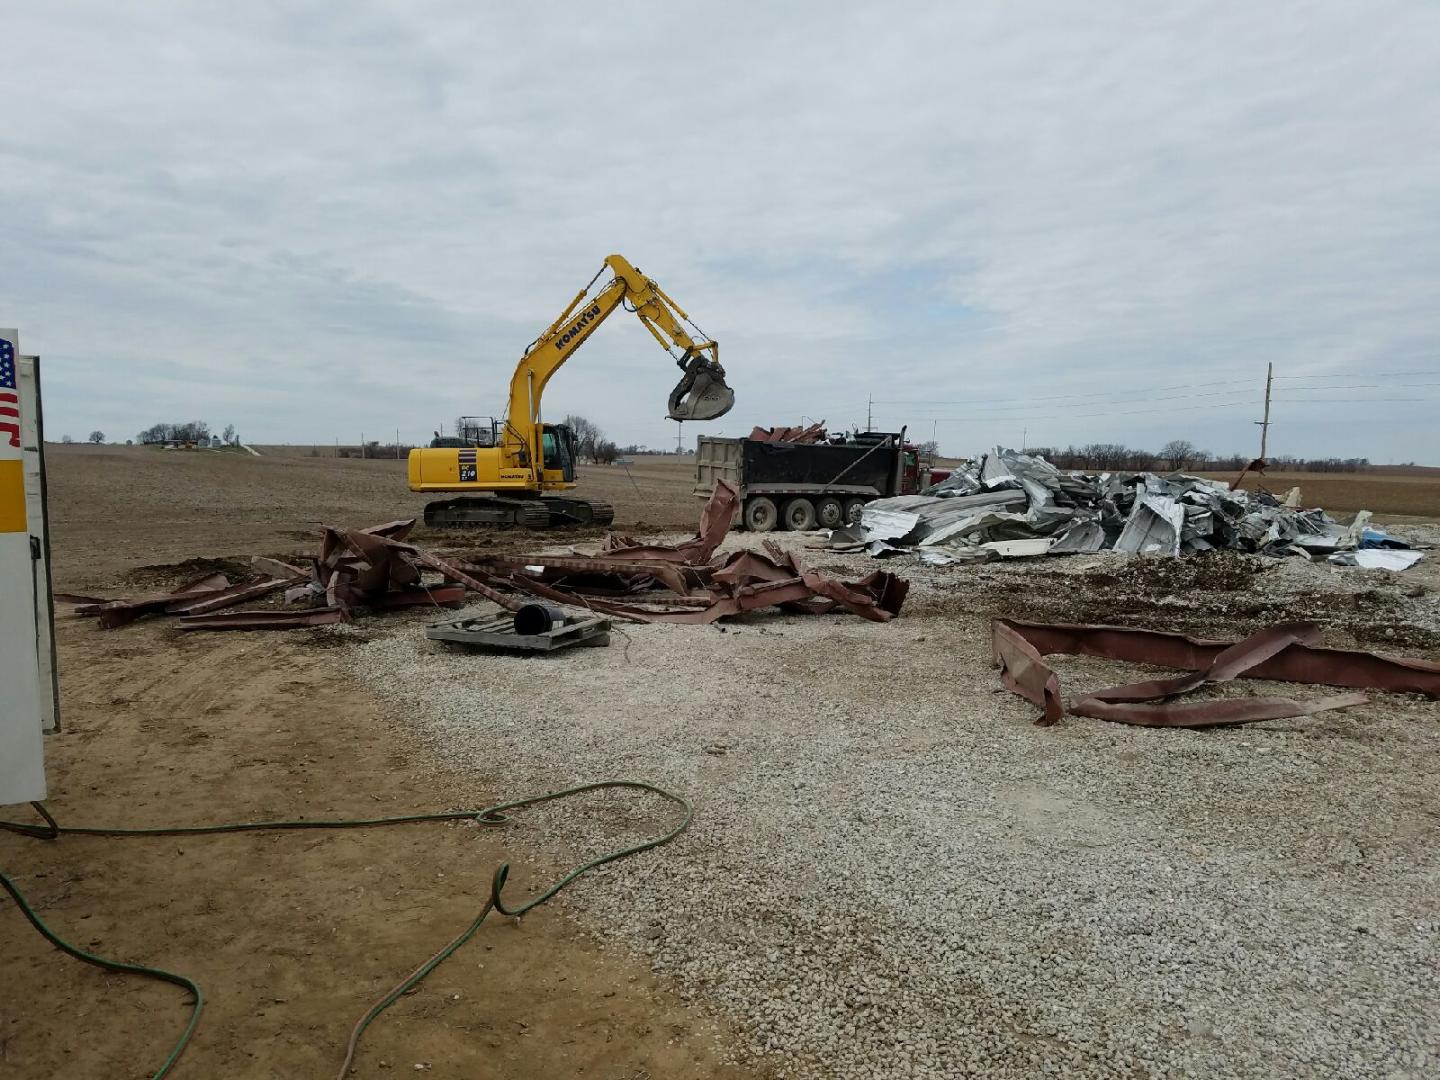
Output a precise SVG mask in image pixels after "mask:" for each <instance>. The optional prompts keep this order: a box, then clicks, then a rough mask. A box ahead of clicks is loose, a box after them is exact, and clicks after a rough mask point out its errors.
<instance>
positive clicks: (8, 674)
mask: <svg viewBox="0 0 1440 1080" xmlns="http://www.w3.org/2000/svg"><path fill="white" fill-rule="evenodd" d="M0 355H3V358H4V359H3V360H0V364H4V366H6V367H7V368H8V366H9V365H10V364H14V365H17V366H18V364H19V359H20V335H19V334H18V333H16V332H15V331H14V330H5V329H0ZM17 390H18V380H17ZM6 392H8V393H10V394H11V396H18V395H17V394H16V392H14V391H6ZM0 408H3V409H5V410H6V411H5V412H4V413H0V804H7V803H19V802H29V801H31V800H34V799H43V798H45V759H44V752H45V747H44V741H43V736H42V735H41V731H40V725H41V722H42V717H41V712H40V668H39V663H38V661H37V657H36V651H35V650H36V640H35V602H34V590H35V576H34V575H35V570H34V566H33V565H32V562H33V560H32V559H31V556H30V532H29V529H28V528H27V527H26V526H27V524H28V520H27V519H28V515H27V514H25V512H24V505H25V495H24V486H23V482H22V483H21V484H20V485H19V486H18V488H17V487H16V486H15V485H14V484H13V483H12V481H13V480H14V479H15V477H16V472H15V468H13V467H12V466H14V467H20V466H21V463H22V462H23V455H22V452H21V448H20V443H21V439H20V437H19V432H18V431H15V432H14V433H13V436H12V432H11V431H9V430H6V428H7V421H13V420H14V419H15V418H14V417H13V416H12V415H10V414H11V411H13V410H15V409H16V408H17V406H16V405H15V403H13V402H10V401H8V400H7V401H6V403H5V404H4V405H3V406H0ZM18 411H19V412H20V413H21V414H22V416H23V413H24V411H25V404H24V402H23V401H22V402H21V403H20V404H19V406H18ZM21 475H23V473H22V474H21Z"/></svg>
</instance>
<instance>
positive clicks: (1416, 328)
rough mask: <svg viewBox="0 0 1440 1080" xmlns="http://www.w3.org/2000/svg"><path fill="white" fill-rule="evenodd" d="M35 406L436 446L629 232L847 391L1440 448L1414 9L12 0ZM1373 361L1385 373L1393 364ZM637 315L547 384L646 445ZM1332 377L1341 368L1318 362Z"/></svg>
mask: <svg viewBox="0 0 1440 1080" xmlns="http://www.w3.org/2000/svg"><path fill="white" fill-rule="evenodd" d="M0 27H3V34H0V106H3V108H0V164H3V168H0V243H3V247H4V253H5V266H6V269H5V272H4V274H3V276H0V325H17V326H19V327H20V331H21V344H22V348H23V350H24V351H26V352H38V353H40V354H41V355H42V356H43V357H44V359H45V361H46V364H47V366H46V368H45V371H46V377H47V402H46V403H47V406H48V417H47V421H48V427H49V430H50V433H51V435H52V436H58V435H59V434H61V433H68V434H73V435H74V436H75V437H77V438H83V437H84V435H85V434H86V433H88V432H89V431H90V430H91V429H92V428H99V429H101V430H103V431H104V432H106V434H107V435H109V436H111V437H112V438H124V437H127V436H133V435H134V434H135V432H137V431H138V430H140V429H141V428H143V427H146V426H148V425H150V424H151V423H153V422H155V421H159V420H179V419H185V418H201V419H205V420H208V421H209V422H210V423H211V424H212V426H214V427H216V428H218V427H220V426H223V425H224V424H225V423H227V422H233V423H234V424H236V425H237V427H238V428H239V430H240V433H241V434H242V436H243V437H245V438H246V439H247V440H249V441H255V442H279V441H289V442H319V441H330V440H333V439H336V438H339V439H341V440H342V441H355V440H357V439H358V438H359V437H360V433H361V432H362V431H363V432H364V433H365V435H366V436H367V437H370V438H377V437H378V438H383V439H385V440H386V441H389V440H390V439H393V438H394V432H395V430H396V429H397V428H398V429H399V431H400V434H401V437H402V439H405V440H414V439H421V438H428V436H429V434H430V432H431V430H432V429H433V428H435V427H436V426H438V425H439V424H440V423H442V422H448V421H449V420H451V419H452V418H453V417H455V416H456V415H458V414H460V413H482V414H488V413H492V412H499V411H500V409H501V408H502V407H503V404H504V393H505V387H506V383H507V381H508V379H509V375H510V372H511V370H512V369H513V367H514V364H515V361H516V359H517V358H518V356H519V354H520V352H521V350H522V349H523V348H524V346H525V345H526V344H527V343H528V342H529V341H530V340H531V339H532V338H533V337H534V336H535V334H536V333H537V332H538V331H539V330H541V329H543V328H544V327H545V326H546V325H547V324H548V323H549V322H550V321H551V320H552V319H553V318H554V317H555V316H556V315H557V314H558V313H559V311H560V310H561V309H562V308H563V307H564V305H565V304H566V303H567V302H568V301H569V299H570V297H571V296H572V295H573V293H574V292H575V290H576V289H578V288H579V287H580V286H581V285H583V284H584V283H585V282H586V281H587V280H588V279H589V278H590V277H591V275H592V274H594V273H595V271H596V270H597V269H598V268H599V266H600V263H601V260H602V259H603V258H604V256H605V255H606V254H608V253H610V252H612V251H617V252H620V253H622V254H624V255H626V256H627V257H628V258H630V259H631V260H632V261H633V262H635V263H636V264H637V265H638V266H640V267H641V269H643V270H644V271H645V272H646V273H647V274H649V275H650V276H652V277H654V278H655V279H656V280H657V281H658V282H659V283H660V284H661V286H662V287H664V288H665V289H666V291H667V292H669V293H670V295H671V296H673V297H674V298H675V299H676V300H677V301H678V302H679V303H680V304H681V305H683V306H684V307H685V308H686V309H687V310H688V311H689V313H690V314H691V315H692V316H693V317H694V318H695V320H696V321H697V322H698V323H699V325H700V326H701V327H703V328H704V329H705V331H706V332H708V333H709V334H711V335H712V336H714V337H715V338H716V339H718V340H719V342H720V343H721V358H722V360H723V361H724V363H725V365H726V367H727V369H728V371H729V373H730V377H731V383H732V385H733V386H734V388H735V391H736V395H737V403H736V407H735V409H734V410H733V411H732V412H731V413H730V414H729V415H727V416H725V417H723V418H721V419H720V420H718V421H715V422H713V423H711V424H707V425H700V424H693V425H686V426H685V429H684V435H685V438H686V440H687V442H692V443H693V439H694V437H695V435H697V434H700V433H709V434H714V433H724V434H740V433H742V432H744V431H748V430H749V428H750V426H751V425H752V424H756V423H759V424H764V425H767V426H768V425H771V424H781V423H798V422H800V421H801V419H802V417H804V418H810V419H820V418H825V419H828V420H829V421H830V422H831V424H832V425H833V426H843V425H847V424H852V423H863V422H864V421H865V418H866V406H867V398H869V397H870V396H871V395H873V397H874V399H875V400H876V402H877V404H876V405H875V406H874V419H875V422H876V425H877V426H885V427H897V426H898V425H900V424H902V423H908V424H909V425H910V427H911V430H912V431H915V432H918V433H920V434H921V435H922V436H924V437H929V435H930V434H931V433H932V432H934V433H935V434H936V435H938V437H939V440H940V442H941V445H942V447H943V448H944V449H945V450H946V451H947V452H952V453H958V452H967V451H972V450H976V449H979V448H983V447H985V446H987V445H991V444H994V443H996V442H1001V443H1005V444H1007V445H1014V444H1018V443H1019V442H1020V441H1021V439H1022V437H1024V436H1025V435H1026V434H1027V432H1028V440H1029V442H1030V444H1031V445H1047V444H1052V445H1053V444H1065V443H1070V442H1074V443H1083V442H1090V441H1122V442H1128V443H1132V444H1136V445H1146V446H1152V447H1153V446H1158V445H1159V444H1160V443H1162V442H1164V441H1165V440H1167V439H1169V438H1172V437H1183V438H1188V439H1190V440H1192V441H1194V442H1195V443H1197V444H1200V445H1201V446H1204V447H1207V448H1209V449H1212V450H1215V451H1231V450H1236V451H1250V450H1253V449H1254V448H1255V446H1256V442H1257V436H1256V430H1257V429H1256V428H1255V427H1254V425H1253V423H1252V421H1254V420H1256V419H1258V417H1259V414H1260V399H1261V391H1262V387H1263V383H1264V375H1265V364H1266V362H1267V361H1270V362H1273V363H1274V364H1275V370H1276V375H1277V383H1276V386H1277V389H1276V393H1275V397H1276V402H1277V404H1276V405H1275V409H1274V420H1275V427H1274V429H1273V432H1272V436H1271V450H1272V453H1300V454H1305V455H1328V454H1337V455H1342V456H1350V455H1361V456H1368V457H1370V458H1372V459H1374V460H1376V461H1392V460H1393V461H1407V460H1412V459H1413V460H1417V461H1421V462H1428V463H1432V464H1440V432H1437V425H1436V424H1435V423H1434V422H1433V420H1432V417H1433V416H1434V413H1435V406H1436V402H1437V401H1440V134H1437V133H1440V4H1436V3H1433V2H1431V0H1413V2H1412V0H1370V2H1368V3H1364V4H1360V3H1354V2H1350V0H1336V2H1333V3H1283V2H1279V0H1273V2H1269V3H1255V2H1253V0H1244V2H1234V3H1227V2H1210V3H1180V2H1172V3H1165V4H1157V3H1154V2H1152V0H1135V2H1119V0H1110V2H1105V0H1101V2H1098V3H1090V4H1077V3H1071V2H1068V0H1055V2H1048V3H1045V2H1034V3H1030V2H1015V3H998V2H997V3H988V4H986V3H969V4H958V3H934V4H930V3H919V2H913V0H912V2H908V3H906V4H903V5H885V4H875V3H869V4H863V5H862V4H854V5H851V4H845V3H824V4H822V3H804V4H802V3H789V4H759V3H756V4H746V3H734V2H732V3H715V2H713V0H712V2H707V3H703V4H697V3H689V2H676V0H671V2H668V3H664V4H658V5H657V4H655V3H653V2H651V3H645V4H629V3H621V2H615V0H611V2H608V3H605V4H593V3H592V4H585V5H558V4H543V3H535V4H521V3H513V2H509V3H504V4H487V3H475V2H468V3H455V4H442V3H417V2H403V3H402V2H398V0H397V2H394V3H360V2H353V3H347V4H334V3H326V4H319V3H305V2H285V3H245V4H234V3H225V4H222V3H199V2H189V3H174V4H170V3H163V2H160V0H146V2H145V3H143V4H128V5H127V4H115V3H112V2H105V3H101V2H95V3H65V2H63V0H52V2H48V3H27V2H20V0H0ZM1397 373H1398V374H1397ZM677 374H678V373H677V372H676V370H675V368H674V366H673V364H672V363H671V362H670V361H669V360H668V359H667V358H666V357H665V355H664V354H663V353H662V352H661V351H660V350H659V348H658V347H657V346H656V345H655V343H654V342H653V340H652V339H651V338H650V337H649V335H648V334H646V333H645V332H644V330H643V329H642V328H641V327H640V326H639V324H638V323H637V322H636V321H635V320H634V319H633V318H632V317H631V316H629V315H628V314H626V313H624V312H623V311H621V312H617V313H616V314H615V315H614V316H613V317H612V318H611V319H610V320H609V322H608V323H607V324H606V325H605V326H604V327H602V328H601V329H600V330H599V331H598V332H597V333H596V334H595V335H594V337H592V338H591V339H590V341H589V342H588V343H587V344H586V346H585V347H584V348H583V349H582V350H581V351H580V352H579V353H577V354H576V357H575V359H573V360H572V361H571V362H570V364H569V365H568V366H567V367H566V369H565V370H564V371H563V372H561V373H560V374H559V375H557V376H556V378H555V379H554V381H553V382H552V383H551V384H550V389H549V391H548V393H547V396H546V402H545V404H546V412H547V415H548V416H550V417H551V418H558V417H560V416H561V415H563V414H564V413H566V412H568V411H583V412H584V413H585V414H586V415H588V416H590V417H591V418H592V419H594V420H595V421H596V422H598V423H599V424H600V425H601V426H602V427H603V428H604V429H605V430H606V431H607V432H608V433H610V434H611V435H612V436H614V437H615V438H617V439H618V440H619V441H621V442H622V443H625V442H631V441H638V442H644V443H649V444H652V445H666V444H669V445H673V444H674V441H675V434H676V425H675V424H674V423H672V422H669V421H667V420H665V419H664V407H665V397H666V394H667V393H668V391H669V388H670V386H671V385H672V384H673V383H674V381H675V378H676V376H677ZM1325 387H1334V389H1322V388H1325Z"/></svg>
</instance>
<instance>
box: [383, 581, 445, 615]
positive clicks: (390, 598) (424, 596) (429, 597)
mask: <svg viewBox="0 0 1440 1080" xmlns="http://www.w3.org/2000/svg"><path fill="white" fill-rule="evenodd" d="M363 603H365V604H366V605H367V606H369V607H372V608H375V609H377V610H379V611H389V610H391V609H393V608H405V607H432V606H433V607H461V606H462V605H463V604H464V603H465V586H464V585H431V586H428V587H426V586H423V585H422V586H420V587H419V588H415V589H401V590H396V591H392V592H380V593H374V594H372V595H370V596H367V597H365V598H364V600H363Z"/></svg>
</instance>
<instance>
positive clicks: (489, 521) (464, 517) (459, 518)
mask: <svg viewBox="0 0 1440 1080" xmlns="http://www.w3.org/2000/svg"><path fill="white" fill-rule="evenodd" d="M614 520H615V508H614V507H612V506H611V505H610V504H609V503H608V502H606V501H605V500H604V499H582V498H578V497H575V496H568V495H543V496H541V497H540V498H538V499H517V498H507V497H506V496H503V495H467V496H462V497H460V498H457V499H442V500H441V501H439V502H432V503H430V504H429V505H427V506H426V507H425V524H426V526H428V527H429V528H432V529H483V528H486V527H489V526H495V525H519V526H521V527H522V528H527V529H553V528H565V527H567V526H586V525H609V524H610V523H611V522H612V521H614Z"/></svg>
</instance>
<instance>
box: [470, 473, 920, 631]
mask: <svg viewBox="0 0 1440 1080" xmlns="http://www.w3.org/2000/svg"><path fill="white" fill-rule="evenodd" d="M739 499H740V494H739V490H738V489H737V488H736V487H735V485H734V484H732V483H730V482H729V481H728V480H719V481H717V482H716V485H715V490H714V492H713V493H712V494H711V496H710V500H709V501H708V502H707V503H706V504H705V509H704V510H703V511H702V513H701V518H700V531H699V533H698V534H697V535H696V536H695V537H694V538H692V539H690V540H687V541H685V542H684V543H682V544H677V545H666V544H641V543H638V542H637V541H635V540H633V539H631V538H630V537H627V536H618V535H613V534H612V535H611V536H610V537H608V538H607V539H606V541H605V543H604V545H603V546H602V548H601V550H600V552H599V553H598V554H596V555H593V556H578V555H563V556H555V555H491V556H486V557H483V558H479V559H473V560H472V561H469V562H463V563H460V562H457V563H454V564H451V565H450V566H449V567H448V570H449V572H451V573H456V572H463V573H464V574H466V575H468V577H466V578H461V579H458V580H464V581H466V582H467V583H473V584H475V585H483V586H485V588H486V589H487V590H488V591H487V593H486V595H488V596H489V597H490V598H491V599H492V600H496V602H497V603H500V604H501V605H502V606H504V607H509V608H510V610H514V609H515V608H514V606H512V605H515V606H518V605H519V604H520V603H521V602H523V601H522V600H521V599H520V598H518V597H515V596H507V595H506V593H508V592H512V591H518V592H521V593H528V594H531V595H534V596H539V597H543V598H544V599H546V600H549V601H551V602H552V603H556V604H564V605H569V606H571V607H581V608H587V609H589V610H591V611H595V612H600V613H603V614H606V615H613V616H615V617H617V618H621V619H630V620H632V621H634V622H652V623H653V622H668V623H710V622H714V621H715V620H717V619H723V618H727V617H729V616H733V615H741V614H743V613H745V612H747V611H753V610H755V609H756V608H764V607H774V606H778V607H780V608H781V609H782V610H785V611H790V612H796V613H800V614H806V615H821V614H826V613H829V612H833V611H848V612H850V613H851V614H854V615H859V616H860V617H861V618H865V619H870V620H872V621H875V622H885V621H886V620H888V619H892V618H894V617H895V616H896V615H898V614H899V613H900V607H901V605H902V604H903V603H904V601H905V594H906V592H907V591H908V590H909V587H910V586H909V583H908V582H906V581H904V580H903V579H901V578H897V577H896V576H895V575H893V574H888V573H884V572H883V571H877V572H875V573H871V574H867V575H866V576H865V577H863V578H861V579H860V580H858V581H839V580H837V579H835V578H832V577H829V576H827V575H825V574H821V573H818V572H816V571H812V570H807V569H805V567H804V566H802V565H801V563H800V562H799V560H797V559H796V558H795V556H794V555H793V554H792V553H790V552H787V551H784V550H782V549H781V548H780V547H779V545H777V544H775V543H774V542H767V543H766V544H765V551H764V553H761V552H758V551H749V550H742V551H735V552H732V553H730V554H729V555H725V556H720V557H716V556H715V550H716V549H717V548H718V547H719V546H720V542H721V541H722V540H723V539H724V538H725V535H726V533H728V532H729V530H730V525H731V523H732V522H733V521H734V518H735V508H736V506H737V505H738V503H739ZM620 597H624V598H625V599H624V600H623V601H622V600H620V599H618V598H620Z"/></svg>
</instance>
